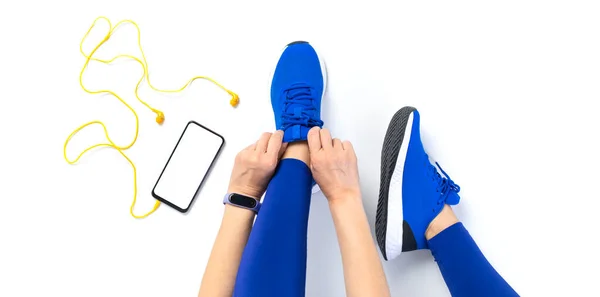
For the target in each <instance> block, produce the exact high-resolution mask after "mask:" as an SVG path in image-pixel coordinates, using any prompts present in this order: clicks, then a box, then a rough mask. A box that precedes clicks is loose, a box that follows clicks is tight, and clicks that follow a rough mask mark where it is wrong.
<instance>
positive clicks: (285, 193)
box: [233, 142, 312, 297]
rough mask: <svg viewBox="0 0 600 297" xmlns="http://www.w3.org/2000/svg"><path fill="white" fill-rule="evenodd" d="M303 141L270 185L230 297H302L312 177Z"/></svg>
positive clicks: (294, 147)
mask: <svg viewBox="0 0 600 297" xmlns="http://www.w3.org/2000/svg"><path fill="white" fill-rule="evenodd" d="M308 160H309V159H308V146H307V144H306V142H296V143H291V144H290V145H289V146H288V149H287V150H286V153H285V154H284V156H283V160H282V161H281V163H280V165H279V168H278V169H277V172H276V173H275V175H274V176H273V179H272V180H271V182H270V183H269V187H268V188H267V193H266V196H265V199H264V203H263V205H262V208H261V210H260V212H259V214H258V216H257V218H256V222H255V223H254V228H253V230H252V233H251V234H250V238H249V240H248V244H247V245H246V249H245V250H244V254H243V256H242V261H241V263H240V268H239V270H238V275H237V280H236V284H235V290H234V294H233V296H236V297H243V296H252V297H254V296H261V297H270V296H304V291H305V289H304V287H305V281H306V238H307V228H308V212H309V208H310V196H311V187H312V175H311V173H310V169H309V168H308V166H307V164H308Z"/></svg>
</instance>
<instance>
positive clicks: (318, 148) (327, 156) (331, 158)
mask: <svg viewBox="0 0 600 297" xmlns="http://www.w3.org/2000/svg"><path fill="white" fill-rule="evenodd" d="M308 147H309V150H310V167H311V171H312V174H313V178H314V179H315V181H316V182H317V184H319V187H320V188H321V191H323V194H325V197H327V200H329V202H330V203H332V202H334V201H337V200H340V199H344V197H349V198H358V199H360V185H359V179H358V166H357V160H356V154H355V153H354V148H353V147H352V144H351V143H350V142H349V141H344V142H342V141H341V140H339V139H337V138H335V139H333V140H332V139H331V134H330V133H329V130H327V129H320V128H319V127H314V128H312V129H311V130H310V131H309V132H308Z"/></svg>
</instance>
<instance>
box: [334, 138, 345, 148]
mask: <svg viewBox="0 0 600 297" xmlns="http://www.w3.org/2000/svg"><path fill="white" fill-rule="evenodd" d="M333 148H334V149H336V150H344V145H343V144H342V141H341V140H340V139H339V138H334V139H333Z"/></svg>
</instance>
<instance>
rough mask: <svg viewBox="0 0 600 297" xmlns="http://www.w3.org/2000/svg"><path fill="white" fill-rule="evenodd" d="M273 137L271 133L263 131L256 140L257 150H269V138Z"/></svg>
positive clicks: (264, 151)
mask: <svg viewBox="0 0 600 297" xmlns="http://www.w3.org/2000/svg"><path fill="white" fill-rule="evenodd" d="M270 138H271V133H269V132H265V133H263V134H262V135H261V136H260V138H259V139H258V141H257V142H256V149H255V150H256V151H257V152H263V153H266V152H267V146H268V145H269V139H270Z"/></svg>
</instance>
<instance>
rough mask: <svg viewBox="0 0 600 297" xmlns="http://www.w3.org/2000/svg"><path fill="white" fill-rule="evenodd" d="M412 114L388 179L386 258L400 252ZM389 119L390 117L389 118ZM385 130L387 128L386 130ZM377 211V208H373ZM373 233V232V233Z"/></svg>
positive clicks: (396, 255)
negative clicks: (405, 172) (404, 181)
mask: <svg viewBox="0 0 600 297" xmlns="http://www.w3.org/2000/svg"><path fill="white" fill-rule="evenodd" d="M413 116H414V114H413V113H412V112H411V113H410V115H409V116H408V120H407V122H406V127H405V128H404V138H403V140H402V144H401V145H400V151H399V152H398V158H397V159H396V166H395V167H394V172H393V173H392V177H391V180H390V189H389V190H388V216H387V225H386V237H385V254H386V256H387V259H388V260H392V259H394V258H396V257H398V256H399V255H400V253H402V233H403V231H404V229H403V227H402V226H403V223H402V221H403V220H404V217H403V214H404V212H403V208H402V180H403V179H404V178H403V177H404V163H405V162H406V153H408V147H409V145H410V137H411V136H412V125H413ZM390 120H391V119H390ZM386 131H387V130H386ZM375 210H376V211H377V208H375ZM375 213H376V214H377V212H375ZM373 234H375V233H373Z"/></svg>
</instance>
